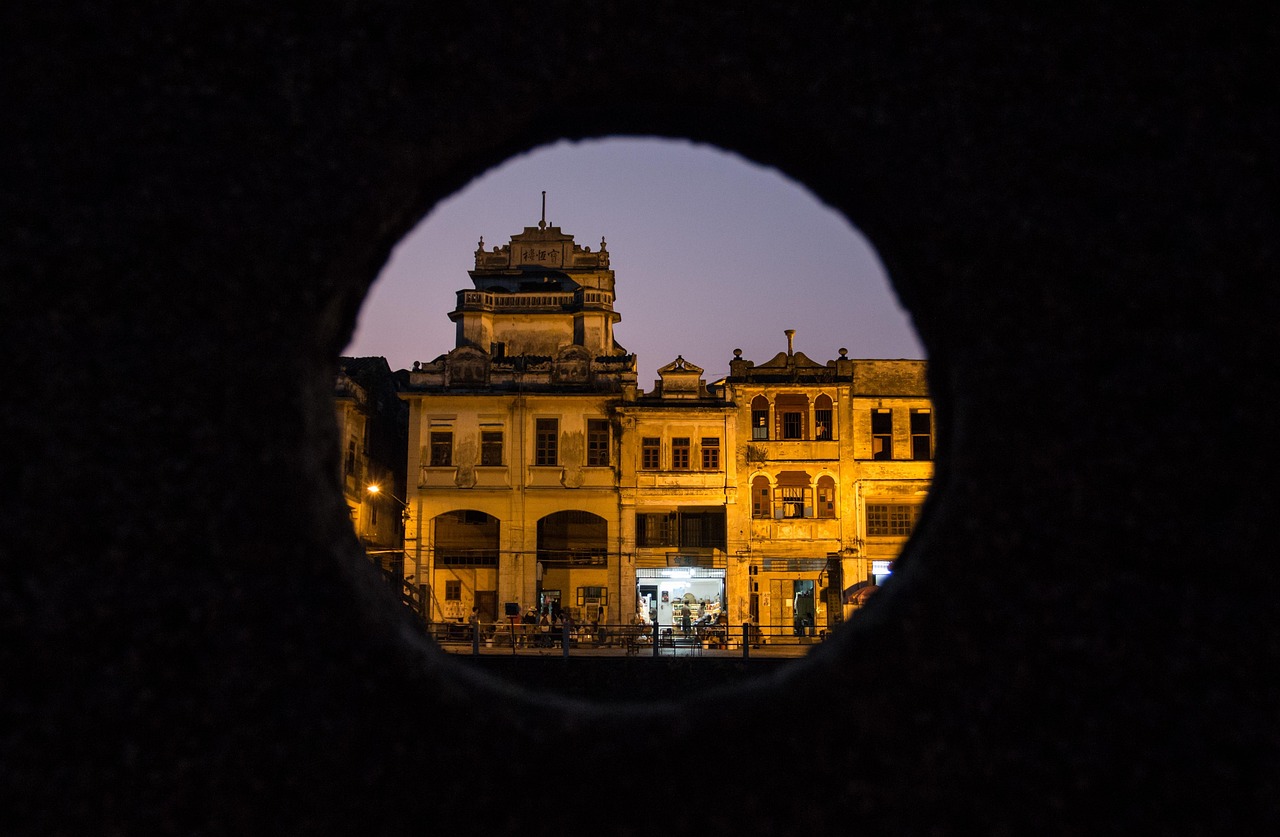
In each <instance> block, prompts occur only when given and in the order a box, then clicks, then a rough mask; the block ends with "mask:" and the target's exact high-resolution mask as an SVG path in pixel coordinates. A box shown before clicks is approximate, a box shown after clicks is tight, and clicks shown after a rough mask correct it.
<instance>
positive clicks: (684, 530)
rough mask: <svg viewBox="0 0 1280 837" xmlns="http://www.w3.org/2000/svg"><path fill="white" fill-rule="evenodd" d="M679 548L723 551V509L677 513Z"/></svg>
mask: <svg viewBox="0 0 1280 837" xmlns="http://www.w3.org/2000/svg"><path fill="white" fill-rule="evenodd" d="M679 526H680V547H681V548H682V549H724V548H725V529H726V527H725V516H724V510H723V509H716V510H714V511H681V512H679Z"/></svg>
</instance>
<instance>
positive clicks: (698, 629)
mask: <svg viewBox="0 0 1280 837" xmlns="http://www.w3.org/2000/svg"><path fill="white" fill-rule="evenodd" d="M636 618H637V619H638V620H640V621H641V622H643V623H644V624H645V625H646V626H648V627H650V628H653V627H655V626H656V628H657V633H658V636H659V637H660V638H661V640H662V642H663V643H670V644H672V645H681V644H686V643H687V644H694V643H695V642H697V641H698V640H699V639H700V638H705V636H706V635H707V633H708V632H709V631H711V630H712V629H715V628H723V627H726V626H727V624H728V609H727V607H726V603H725V595H724V570H713V569H703V568H700V567H665V568H639V569H637V570H636Z"/></svg>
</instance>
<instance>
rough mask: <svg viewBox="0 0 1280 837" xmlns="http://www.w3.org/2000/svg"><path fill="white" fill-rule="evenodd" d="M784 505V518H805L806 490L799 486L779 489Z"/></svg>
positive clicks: (786, 486)
mask: <svg viewBox="0 0 1280 837" xmlns="http://www.w3.org/2000/svg"><path fill="white" fill-rule="evenodd" d="M778 496H779V499H780V500H781V503H782V516H783V517H804V488H803V487H801V486H798V485H784V486H782V487H780V488H779V489H778Z"/></svg>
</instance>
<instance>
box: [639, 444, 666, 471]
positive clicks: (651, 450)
mask: <svg viewBox="0 0 1280 837" xmlns="http://www.w3.org/2000/svg"><path fill="white" fill-rule="evenodd" d="M640 467H641V468H642V469H643V470H645V471H656V470H658V469H659V468H660V467H662V440H661V439H659V438H657V437H656V436H645V437H644V438H643V439H641V440H640Z"/></svg>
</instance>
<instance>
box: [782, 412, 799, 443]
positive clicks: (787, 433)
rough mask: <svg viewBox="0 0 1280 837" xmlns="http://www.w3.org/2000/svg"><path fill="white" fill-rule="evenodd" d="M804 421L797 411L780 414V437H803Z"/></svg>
mask: <svg viewBox="0 0 1280 837" xmlns="http://www.w3.org/2000/svg"><path fill="white" fill-rule="evenodd" d="M803 427H804V421H803V420H802V418H801V416H800V414H799V413H783V414H782V438H784V439H803V438H804V436H803V433H804V431H803V429H802V428H803Z"/></svg>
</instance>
